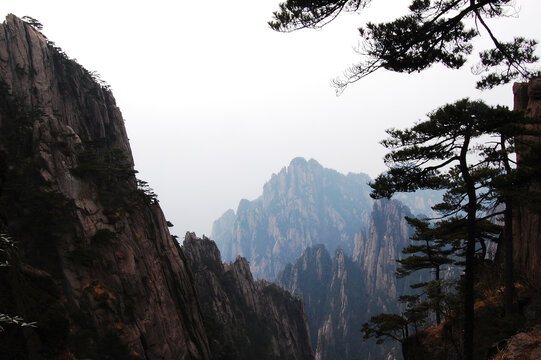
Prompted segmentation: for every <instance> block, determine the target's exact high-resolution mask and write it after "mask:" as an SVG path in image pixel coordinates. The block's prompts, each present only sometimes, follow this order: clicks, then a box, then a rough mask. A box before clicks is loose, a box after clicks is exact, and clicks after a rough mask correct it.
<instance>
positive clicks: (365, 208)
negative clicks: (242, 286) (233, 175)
mask: <svg viewBox="0 0 541 360" xmlns="http://www.w3.org/2000/svg"><path fill="white" fill-rule="evenodd" d="M369 180H370V178H369V177H368V176H367V175H364V174H349V175H347V176H346V175H342V174H340V173H338V172H336V171H334V170H330V169H326V168H324V167H322V166H321V165H320V164H319V163H318V162H317V161H315V160H309V161H306V160H305V159H303V158H296V159H293V160H292V161H291V163H290V165H289V166H288V167H287V168H284V169H282V170H281V171H280V172H279V173H278V174H274V175H273V176H272V178H271V179H270V180H269V182H267V183H266V184H265V186H264V188H263V195H262V196H261V197H259V198H258V199H256V200H254V201H248V200H241V201H240V203H239V206H238V209H237V212H236V218H235V221H234V223H233V227H232V228H230V229H229V230H227V229H226V228H224V226H223V224H225V223H228V221H226V218H227V219H228V220H229V221H230V218H231V215H232V211H231V210H229V211H228V212H227V213H226V214H224V217H222V218H221V219H218V220H217V221H216V222H215V223H214V226H213V231H212V238H213V239H215V241H216V243H217V245H218V247H219V248H220V250H221V252H222V255H223V257H224V259H225V260H232V259H234V258H235V257H236V256H237V255H241V256H243V257H245V258H246V259H248V261H249V262H250V265H251V268H252V271H253V273H254V275H255V276H256V277H259V278H265V279H269V280H272V279H274V278H275V277H276V275H277V274H278V272H279V271H280V270H281V269H282V268H283V267H284V266H285V265H286V264H287V263H288V262H292V261H294V260H295V259H296V258H297V257H299V256H300V255H301V254H302V252H303V251H304V249H306V248H307V247H309V246H312V245H315V244H320V243H321V244H325V246H326V247H327V248H328V249H329V250H330V251H334V250H335V249H336V248H337V247H338V246H340V247H342V248H343V249H344V250H346V251H347V252H349V253H351V252H352V251H353V239H354V236H355V234H357V233H358V232H359V231H361V229H363V228H364V227H366V225H367V224H368V221H369V215H370V209H371V207H372V200H371V199H370V197H369V195H368V194H369V192H370V191H369V187H368V185H367V183H368V181H369Z"/></svg>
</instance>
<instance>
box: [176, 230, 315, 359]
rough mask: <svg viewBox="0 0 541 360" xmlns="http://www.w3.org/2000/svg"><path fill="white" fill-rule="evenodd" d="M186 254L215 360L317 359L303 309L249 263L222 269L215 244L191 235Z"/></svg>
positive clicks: (185, 240)
mask: <svg viewBox="0 0 541 360" xmlns="http://www.w3.org/2000/svg"><path fill="white" fill-rule="evenodd" d="M182 249H183V252H184V254H185V255H186V258H187V260H188V264H189V266H190V268H191V269H192V272H193V275H194V280H195V286H196V289H197V293H198V296H199V300H200V303H201V307H202V310H203V317H204V320H205V323H206V325H207V328H208V329H209V337H210V339H211V349H212V353H213V358H214V359H216V360H219V359H238V360H243V359H246V360H252V359H261V360H265V359H269V360H271V359H273V360H280V359H290V360H296V359H298V360H301V359H302V360H309V359H313V358H314V357H313V355H312V349H311V347H310V337H309V334H308V325H307V323H306V319H305V317H304V313H303V310H304V309H303V304H302V302H301V301H300V300H298V299H295V298H293V297H292V296H291V294H289V293H287V292H286V291H284V290H283V289H281V288H279V287H277V286H276V285H274V284H271V283H269V282H267V281H264V280H259V281H257V282H254V280H253V278H252V274H251V272H250V267H249V265H248V262H247V261H246V259H244V258H242V257H238V258H237V259H236V260H235V262H232V263H229V264H226V263H222V261H221V257H220V252H219V251H218V248H217V247H216V244H215V243H214V241H211V240H209V239H207V238H203V239H198V238H196V237H195V234H193V233H188V234H186V238H185V239H184V243H183V245H182Z"/></svg>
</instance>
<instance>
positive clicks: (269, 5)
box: [0, 0, 541, 236]
mask: <svg viewBox="0 0 541 360" xmlns="http://www.w3.org/2000/svg"><path fill="white" fill-rule="evenodd" d="M409 2H410V1H409V0H401V1H393V11H392V12H391V11H389V6H388V5H387V7H385V6H384V5H377V4H375V5H374V6H372V8H370V9H369V11H367V12H365V13H363V14H362V15H358V14H354V15H346V16H343V17H341V18H339V19H338V20H337V21H335V22H334V23H332V24H331V25H329V26H328V27H326V28H325V29H324V30H320V31H314V30H304V31H300V32H295V33H290V34H281V33H276V32H274V31H272V30H270V29H269V28H268V26H267V21H269V20H270V19H271V16H272V11H274V10H276V9H277V7H278V3H279V0H259V1H254V0H234V1H218V0H207V1H161V0H154V1H111V0H108V1H101V0H94V1H91V2H81V1H73V0H71V1H54V0H49V1H43V0H40V1H30V0H2V2H1V3H0V16H2V18H4V17H5V15H7V14H8V13H14V14H15V15H17V16H20V17H22V16H25V15H29V16H32V17H34V18H36V19H38V20H39V21H40V22H41V23H42V24H43V25H44V29H43V33H44V34H45V35H46V36H47V37H48V38H49V39H50V40H52V41H54V42H55V43H56V45H57V46H60V47H61V48H62V49H63V50H64V51H65V52H66V53H67V54H68V55H69V56H70V57H72V58H75V59H77V61H78V62H79V63H80V64H81V65H83V66H84V67H85V68H87V69H88V70H90V71H97V72H98V73H99V74H101V77H102V79H103V80H105V81H106V82H107V83H109V84H110V85H111V87H112V90H113V93H114V95H115V97H116V100H117V105H118V106H119V107H120V109H121V111H122V113H123V115H124V119H125V121H126V127H127V130H128V135H129V137H130V140H131V146H132V150H133V153H134V158H135V164H136V169H137V170H139V172H140V173H139V178H141V179H143V180H145V181H148V182H149V184H150V186H151V187H152V188H154V190H155V192H156V193H157V194H158V197H159V200H160V204H161V205H162V208H163V210H164V212H165V215H166V218H167V219H168V220H170V221H171V222H173V224H174V225H175V227H174V228H173V229H172V232H173V233H174V234H177V235H180V236H183V235H184V233H185V232H186V231H188V230H189V231H195V232H196V233H197V234H198V235H202V234H206V235H210V231H211V227H212V222H213V221H214V220H215V219H217V218H218V217H219V216H220V215H221V214H222V213H223V212H225V211H226V210H227V209H229V208H233V209H234V210H236V208H237V205H238V202H239V200H240V199H242V198H247V199H249V200H253V199H255V198H257V197H258V196H259V195H260V194H261V192H262V188H263V184H264V183H265V182H266V181H267V180H268V179H270V176H271V175H272V173H276V172H278V171H280V169H281V168H282V167H284V166H287V165H288V164H289V162H290V161H291V159H293V158H294V157H297V156H303V157H305V158H307V159H309V158H314V159H316V160H317V161H319V162H320V163H321V164H322V165H323V166H325V167H328V168H332V169H336V170H338V171H340V172H342V173H348V172H365V173H368V174H369V175H371V176H372V177H374V176H376V175H377V174H378V173H379V172H380V171H382V170H384V165H383V161H382V156H383V155H384V154H385V151H384V148H383V147H382V146H380V145H379V144H378V142H379V141H380V140H381V139H382V138H384V137H385V133H384V130H385V129H387V128H389V127H397V128H403V127H406V126H411V125H412V124H413V123H414V122H415V121H417V120H420V119H424V115H425V114H426V113H428V112H429V111H431V110H434V109H435V108H437V107H439V106H441V105H443V104H445V103H450V102H454V101H456V100H458V99H461V98H464V97H470V98H472V99H484V100H485V101H487V102H488V103H490V104H502V105H508V106H512V90H511V86H503V87H500V88H498V89H495V90H491V91H484V92H479V91H477V90H475V89H474V87H475V81H476V77H474V76H473V75H472V74H471V72H470V67H471V66H472V65H473V63H474V60H475V59H473V60H472V63H471V64H469V65H468V66H466V67H465V68H463V69H462V70H459V71H452V70H448V69H444V68H442V67H440V66H435V67H433V68H431V69H430V70H428V71H425V72H423V73H421V74H413V75H405V74H394V73H388V72H383V71H381V72H378V73H376V74H374V75H372V76H370V77H368V78H366V79H364V80H363V81H361V82H358V83H356V84H354V85H352V86H350V87H349V88H348V89H347V90H346V91H345V92H344V93H343V94H342V95H341V96H340V97H336V96H335V94H334V89H333V88H332V87H331V86H330V81H331V80H332V79H333V78H335V77H337V76H339V75H341V73H342V72H343V70H345V69H346V68H347V67H348V66H349V65H351V64H352V63H354V62H355V61H356V59H357V55H356V53H355V52H354V51H353V47H355V46H356V45H357V42H358V36H357V31H356V29H357V27H358V26H360V25H362V23H363V21H365V20H366V19H370V20H372V21H377V20H385V19H389V18H391V17H392V16H396V15H400V14H401V13H402V12H403V11H404V9H405V8H406V6H407V5H408V4H409ZM517 2H518V4H517V8H518V9H519V10H520V14H519V17H518V18H510V19H505V20H503V21H502V20H499V21H497V22H494V21H493V22H492V24H493V28H494V31H495V32H496V34H497V35H498V36H500V37H501V38H503V39H511V38H512V37H513V36H514V35H524V36H527V37H532V38H536V39H541V35H540V33H541V29H540V28H539V25H538V24H539V18H540V17H541V1H539V0H518V1H517ZM375 3H381V4H385V3H384V2H383V1H379V2H378V1H376V2H375ZM386 3H387V4H388V3H389V1H387V2H386ZM395 4H402V5H401V6H402V8H401V7H400V5H395ZM486 37H487V36H486V35H485V36H484V37H483V38H482V39H481V40H480V43H479V44H480V46H482V44H483V42H485V41H487V40H488V39H486ZM538 53H539V52H538Z"/></svg>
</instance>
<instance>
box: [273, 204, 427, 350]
mask: <svg viewBox="0 0 541 360" xmlns="http://www.w3.org/2000/svg"><path fill="white" fill-rule="evenodd" d="M405 216H411V212H410V211H409V209H408V208H407V207H406V206H404V205H403V204H402V203H400V202H398V201H387V200H378V201H376V202H374V206H373V211H372V212H371V216H370V223H369V225H368V229H367V231H365V232H363V233H362V235H361V234H359V235H358V236H357V237H356V238H355V251H354V255H353V256H349V255H347V254H345V252H344V251H343V250H342V249H341V248H338V249H337V250H336V251H335V253H334V257H333V258H332V259H331V257H330V254H329V252H328V251H327V250H326V249H325V247H324V246H323V245H315V246H312V247H309V248H307V249H306V250H305V251H304V253H303V254H302V256H301V257H299V258H298V259H297V260H296V261H295V262H294V263H289V264H287V265H286V266H285V268H284V270H283V271H282V272H280V274H279V275H278V277H277V279H276V282H277V284H279V285H281V286H283V287H284V288H285V289H287V290H289V291H290V292H291V293H293V294H295V295H296V296H299V297H302V298H303V300H304V304H305V312H306V316H307V318H308V323H309V327H310V336H311V340H312V346H313V348H314V351H315V355H316V359H318V360H332V359H369V360H370V359H372V360H375V359H400V358H401V354H400V349H399V347H397V346H396V344H392V343H388V344H384V345H383V346H381V345H376V344H375V341H373V340H370V341H367V342H365V341H363V339H362V334H361V333H360V328H361V326H362V324H363V323H365V322H367V321H368V320H369V319H370V317H371V316H374V315H377V314H379V313H382V312H391V313H392V312H398V311H399V310H400V309H399V304H398V301H397V298H398V296H399V294H404V293H406V292H408V291H409V289H408V285H409V284H411V283H412V282H415V281H418V280H420V276H421V275H417V276H412V277H410V278H407V279H401V280H398V279H396V277H395V275H394V274H395V271H396V259H399V258H401V255H402V254H401V250H402V248H404V247H405V246H406V244H407V243H408V239H409V236H410V235H411V229H410V228H409V227H408V225H407V223H406V221H405V220H404V217H405ZM424 276H425V278H426V276H427V273H425V274H424Z"/></svg>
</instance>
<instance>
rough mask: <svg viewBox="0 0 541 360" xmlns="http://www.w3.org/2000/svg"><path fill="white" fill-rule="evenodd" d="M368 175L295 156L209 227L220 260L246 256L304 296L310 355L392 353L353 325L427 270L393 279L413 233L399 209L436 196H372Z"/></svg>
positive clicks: (386, 307)
mask: <svg viewBox="0 0 541 360" xmlns="http://www.w3.org/2000/svg"><path fill="white" fill-rule="evenodd" d="M369 181H370V177H369V176H368V175H366V174H362V173H361V174H351V173H350V174H348V175H343V174H340V173H338V172H336V171H334V170H331V169H326V168H324V167H323V166H321V165H320V164H319V163H318V162H317V161H315V160H309V161H306V160H305V159H303V158H296V159H293V160H292V161H291V163H290V165H289V166H288V167H287V168H283V169H282V170H281V171H280V172H279V173H278V174H275V175H272V177H271V179H270V180H269V182H267V183H266V184H265V186H264V188H263V195H262V196H261V197H259V198H258V199H256V200H254V201H248V200H241V202H240V203H239V207H238V209H237V212H236V213H235V212H234V211H233V210H228V211H227V212H226V213H225V214H224V215H223V216H222V217H221V218H220V219H218V220H216V221H215V222H214V225H213V232H212V237H213V239H214V240H215V241H216V243H217V245H218V246H219V248H220V249H221V251H222V256H223V258H224V260H228V261H231V260H233V259H234V258H235V257H236V256H237V255H241V256H244V257H246V259H247V260H248V261H249V262H250V267H251V269H252V272H253V273H254V275H255V276H257V277H260V278H266V279H269V280H273V281H275V282H276V283H277V284H279V285H280V286H282V287H284V288H285V289H287V290H289V291H290V292H291V293H292V294H294V295H296V296H299V297H302V298H303V300H304V304H305V313H306V316H307V319H308V322H309V328H310V338H311V341H312V346H313V349H314V352H315V356H316V359H317V360H332V359H359V358H362V359H369V360H370V359H374V360H375V359H394V358H397V359H398V358H400V357H401V355H400V353H399V350H397V349H398V348H397V347H396V346H395V347H393V344H390V345H386V346H383V347H382V346H376V345H375V343H374V342H363V340H362V334H361V333H360V331H359V330H360V328H361V326H362V324H363V323H364V322H366V321H368V320H369V319H370V317H371V316H373V315H376V314H379V313H381V312H396V311H399V306H398V301H397V299H398V296H399V295H400V294H403V293H405V292H407V291H408V288H409V287H408V284H411V283H412V282H415V281H418V280H420V277H423V276H424V277H425V278H426V277H427V276H428V274H427V273H425V274H420V275H417V278H409V279H404V280H400V281H399V280H397V279H396V277H395V271H396V259H399V258H401V256H402V254H401V251H402V249H403V248H404V247H406V246H407V244H408V239H409V236H410V235H411V229H410V228H409V227H408V225H407V223H406V221H405V219H404V217H405V216H412V215H413V214H414V213H415V214H428V215H430V214H432V210H431V208H430V207H431V206H432V205H434V204H435V203H436V202H438V201H439V199H440V198H441V197H440V195H439V194H438V193H436V192H420V193H414V194H398V196H397V198H398V199H400V201H398V200H390V201H389V200H377V201H376V200H373V199H372V198H370V196H369V194H370V191H371V189H370V187H369V186H368V182H369ZM411 209H413V210H411ZM330 254H334V257H331V255H330Z"/></svg>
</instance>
